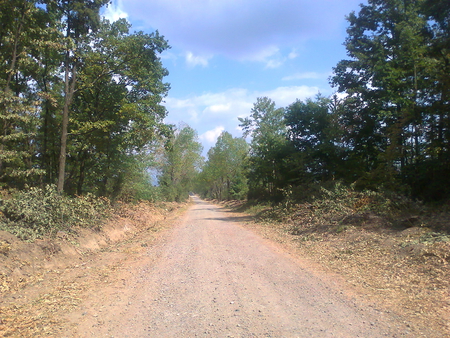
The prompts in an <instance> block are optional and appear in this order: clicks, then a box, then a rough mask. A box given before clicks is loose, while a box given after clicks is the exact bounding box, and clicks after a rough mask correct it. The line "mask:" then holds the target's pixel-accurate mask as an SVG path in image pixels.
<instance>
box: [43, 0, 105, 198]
mask: <svg viewBox="0 0 450 338" xmlns="http://www.w3.org/2000/svg"><path fill="white" fill-rule="evenodd" d="M107 3H108V0H58V1H55V2H53V1H51V2H49V3H48V4H47V6H49V7H50V8H51V9H52V10H54V11H55V12H57V13H58V14H59V15H60V18H61V19H60V20H61V21H62V22H63V23H64V27H63V29H64V33H65V50H64V62H63V69H64V106H63V110H62V122H61V148H60V154H59V170H58V183H57V190H58V192H59V193H61V192H62V191H63V189H64V180H65V173H66V157H67V137H68V125H69V111H70V108H71V104H72V100H73V96H74V93H75V90H76V84H77V73H78V67H79V65H80V62H81V59H82V52H81V51H82V49H83V47H84V46H86V45H87V44H89V41H90V40H89V36H90V35H91V34H92V33H93V32H95V31H96V30H97V28H98V25H99V22H100V8H101V7H102V6H104V5H106V4H107Z"/></svg>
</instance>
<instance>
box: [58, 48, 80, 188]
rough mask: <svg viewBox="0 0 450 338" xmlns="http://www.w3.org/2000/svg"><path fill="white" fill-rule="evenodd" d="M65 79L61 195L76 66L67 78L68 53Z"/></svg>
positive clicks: (59, 182) (60, 160)
mask: <svg viewBox="0 0 450 338" xmlns="http://www.w3.org/2000/svg"><path fill="white" fill-rule="evenodd" d="M65 63H66V65H65V79H64V82H65V84H64V109H63V116H62V117H63V118H62V125H61V148H60V153H59V172H58V184H57V191H58V193H60V194H61V193H62V192H63V190H64V176H65V174H66V157H67V135H68V133H67V130H68V126H69V109H70V105H71V103H72V98H73V94H74V92H75V83H76V74H77V72H76V71H77V66H76V64H74V65H73V68H72V78H70V77H69V73H70V64H69V63H70V55H69V52H67V53H66V60H65Z"/></svg>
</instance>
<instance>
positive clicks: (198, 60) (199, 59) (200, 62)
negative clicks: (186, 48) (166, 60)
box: [186, 52, 211, 67]
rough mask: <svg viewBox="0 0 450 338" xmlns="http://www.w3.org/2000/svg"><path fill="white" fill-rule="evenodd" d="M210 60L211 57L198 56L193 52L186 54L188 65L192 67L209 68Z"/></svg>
mask: <svg viewBox="0 0 450 338" xmlns="http://www.w3.org/2000/svg"><path fill="white" fill-rule="evenodd" d="M210 58H211V57H208V56H196V55H194V54H193V53H192V52H187V53H186V63H187V65H188V66H190V67H195V66H202V67H207V66H208V60H209V59H210Z"/></svg>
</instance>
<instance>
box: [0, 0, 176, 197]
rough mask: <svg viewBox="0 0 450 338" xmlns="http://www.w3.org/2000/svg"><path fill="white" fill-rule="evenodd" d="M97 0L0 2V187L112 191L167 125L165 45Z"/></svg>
mask: <svg viewBox="0 0 450 338" xmlns="http://www.w3.org/2000/svg"><path fill="white" fill-rule="evenodd" d="M107 3H108V0H28V1H23V0H9V1H1V2H0V59H1V60H0V87H1V89H2V90H1V92H0V185H1V186H2V187H6V188H17V189H23V188H25V187H27V186H44V185H46V184H56V185H57V189H58V192H60V193H61V192H65V193H67V194H72V195H73V194H78V195H81V194H84V193H87V192H91V193H95V194H97V195H100V196H112V197H114V196H117V195H120V194H121V193H122V192H123V190H124V189H125V188H128V190H130V189H131V188H130V187H131V186H132V185H133V184H134V185H136V182H140V183H142V184H145V183H147V182H148V174H147V172H146V168H147V167H148V165H149V163H150V162H151V160H152V157H151V153H152V147H153V144H154V143H155V140H157V139H158V138H169V137H170V135H171V128H170V126H167V125H166V124H164V123H163V119H164V117H165V116H166V114H167V112H166V110H165V108H164V107H163V105H162V100H163V98H164V97H165V96H166V95H167V92H168V90H169V84H168V83H165V82H164V81H163V78H164V77H165V76H166V75H167V74H168V72H167V70H166V69H165V68H164V67H163V65H162V63H161V60H160V54H161V53H162V52H163V51H164V50H166V49H168V48H169V45H168V43H167V41H166V40H165V39H164V37H163V36H161V35H160V34H159V33H158V31H156V32H154V33H151V34H144V33H143V32H134V33H130V28H131V27H130V25H129V24H128V22H127V21H126V20H123V19H122V20H118V21H116V22H113V23H111V22H109V21H108V20H106V19H101V17H100V14H99V13H100V9H101V8H102V7H103V6H105V5H106V4H107ZM136 189H138V187H135V188H134V190H135V191H134V192H136ZM132 190H133V189H132Z"/></svg>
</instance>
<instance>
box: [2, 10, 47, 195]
mask: <svg viewBox="0 0 450 338" xmlns="http://www.w3.org/2000/svg"><path fill="white" fill-rule="evenodd" d="M51 23H52V22H51V21H50V18H49V17H48V16H47V15H46V13H45V11H44V10H43V9H42V8H39V7H37V2H36V1H2V2H0V87H1V92H0V179H1V180H2V181H3V182H5V183H7V184H8V185H9V186H15V187H22V186H23V185H24V184H25V183H26V182H27V181H28V180H30V179H31V180H36V179H37V178H39V176H41V175H42V174H43V170H42V169H40V168H38V167H37V166H36V165H35V163H34V160H35V158H36V156H37V153H38V150H37V149H36V142H35V140H34V138H35V135H36V132H37V129H38V127H39V104H40V102H39V101H40V97H39V93H38V92H37V90H36V87H37V86H36V70H37V69H38V68H39V63H40V52H41V50H42V48H44V47H45V46H46V38H47V39H48V32H49V31H50V30H51V28H49V26H50V25H51Z"/></svg>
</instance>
